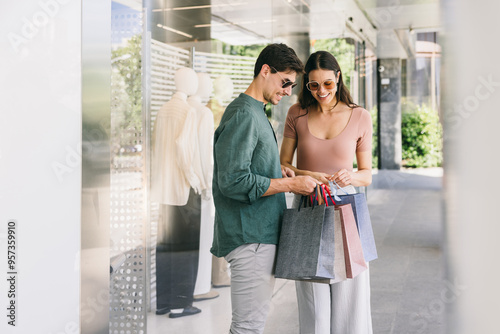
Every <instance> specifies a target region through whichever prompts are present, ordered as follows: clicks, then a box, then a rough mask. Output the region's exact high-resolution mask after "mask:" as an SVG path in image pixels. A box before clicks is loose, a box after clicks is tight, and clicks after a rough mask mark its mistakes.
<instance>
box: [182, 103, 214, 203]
mask: <svg viewBox="0 0 500 334" xmlns="http://www.w3.org/2000/svg"><path fill="white" fill-rule="evenodd" d="M188 103H189V105H191V106H192V107H193V108H195V109H196V115H197V118H198V126H197V137H198V138H197V139H198V150H197V151H198V156H199V163H200V164H199V165H196V166H195V168H196V169H197V170H196V171H195V172H196V174H197V175H199V176H200V177H201V178H202V182H203V183H204V186H205V187H204V188H202V196H203V198H204V199H209V198H211V197H212V176H213V166H214V159H213V152H212V151H213V148H212V146H213V137H214V116H213V114H212V111H211V110H210V109H209V108H207V107H206V106H204V105H203V104H202V103H201V97H200V96H197V95H195V96H190V97H189V98H188Z"/></svg>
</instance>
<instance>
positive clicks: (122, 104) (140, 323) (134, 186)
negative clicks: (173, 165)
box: [109, 2, 148, 334]
mask: <svg viewBox="0 0 500 334" xmlns="http://www.w3.org/2000/svg"><path fill="white" fill-rule="evenodd" d="M112 8H113V9H112V42H113V43H112V46H113V50H112V57H111V63H112V74H111V98H112V103H111V136H110V138H111V157H110V158H111V194H110V198H111V205H110V210H111V212H110V239H111V240H110V256H111V259H110V270H111V275H110V298H109V305H110V312H109V317H110V319H109V321H110V323H109V328H110V330H109V332H110V333H112V334H145V333H146V329H147V328H146V327H147V326H146V312H147V302H146V300H147V296H146V286H147V285H146V233H145V232H146V227H147V226H148V222H147V215H146V213H147V211H146V210H147V203H146V190H147V189H146V187H147V182H146V177H147V174H146V168H145V151H144V149H145V144H144V142H145V140H144V132H143V129H144V128H145V127H144V121H143V117H142V90H141V81H142V79H141V77H142V76H141V71H142V68H141V63H142V62H141V49H142V36H141V33H142V13H141V11H140V9H139V10H137V9H133V8H130V7H126V6H123V5H119V4H117V3H114V2H113V7H112Z"/></svg>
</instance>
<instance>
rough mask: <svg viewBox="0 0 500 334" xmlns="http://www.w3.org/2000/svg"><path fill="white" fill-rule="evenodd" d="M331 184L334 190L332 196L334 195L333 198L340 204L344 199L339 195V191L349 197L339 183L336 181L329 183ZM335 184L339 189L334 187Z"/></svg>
mask: <svg viewBox="0 0 500 334" xmlns="http://www.w3.org/2000/svg"><path fill="white" fill-rule="evenodd" d="M329 184H330V189H331V190H332V194H333V197H334V198H335V200H337V201H339V202H342V199H341V198H340V197H339V196H338V195H337V191H338V190H342V192H343V193H344V194H346V195H349V194H348V193H347V192H346V191H345V190H344V189H343V188H341V187H340V186H339V185H338V184H337V182H335V181H329ZM333 184H335V185H336V186H337V188H335V187H334V186H333Z"/></svg>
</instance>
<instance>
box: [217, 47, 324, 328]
mask: <svg viewBox="0 0 500 334" xmlns="http://www.w3.org/2000/svg"><path fill="white" fill-rule="evenodd" d="M298 73H303V64H302V62H301V61H300V59H299V58H298V57H297V55H296V54H295V52H294V51H293V50H292V49H291V48H289V47H288V46H286V45H284V44H271V45H268V46H267V47H266V48H264V50H262V52H261V54H260V55H259V57H258V58H257V61H256V64H255V69H254V79H253V81H252V83H251V84H250V86H249V87H248V88H247V90H246V91H245V93H243V94H240V96H239V97H237V98H236V99H235V100H234V101H233V102H231V103H230V104H229V105H228V106H227V108H226V110H225V112H224V115H223V116H222V119H221V122H220V125H219V127H218V128H217V130H216V131H215V135H214V178H213V195H214V203H215V209H216V210H215V228H214V241H213V245H212V249H211V252H212V253H213V254H214V255H215V256H218V257H221V256H224V257H225V259H226V260H227V261H228V262H229V264H230V268H231V302H232V308H233V318H232V323H231V329H230V333H232V334H240V333H262V332H263V331H264V325H265V321H266V318H267V315H268V313H269V306H270V302H271V296H272V292H273V288H274V276H273V270H274V262H275V255H276V244H277V243H278V239H279V230H280V224H281V219H282V215H283V210H284V209H286V202H285V195H284V194H283V192H293V193H297V194H303V195H308V194H310V193H312V192H313V190H314V188H315V186H316V184H317V182H316V180H315V179H313V178H311V177H309V176H297V177H295V175H294V173H293V171H291V170H290V169H288V168H286V167H283V166H281V165H280V160H279V152H278V145H277V142H276V137H275V136H274V131H273V129H272V127H271V124H270V123H269V121H268V119H267V116H266V114H265V112H264V106H265V104H267V103H269V102H270V103H272V104H275V105H276V104H278V102H279V101H280V100H281V98H282V97H283V96H285V95H290V94H291V92H292V87H294V86H295V79H296V75H297V74H298Z"/></svg>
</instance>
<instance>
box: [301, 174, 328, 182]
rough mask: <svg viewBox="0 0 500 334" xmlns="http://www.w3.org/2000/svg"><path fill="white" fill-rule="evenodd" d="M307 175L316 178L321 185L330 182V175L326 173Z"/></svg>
mask: <svg viewBox="0 0 500 334" xmlns="http://www.w3.org/2000/svg"><path fill="white" fill-rule="evenodd" d="M307 175H309V176H311V177H313V178H315V179H316V180H318V181H319V182H321V183H326V184H328V181H330V180H329V177H330V175H328V174H326V173H321V172H308V173H307Z"/></svg>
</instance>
